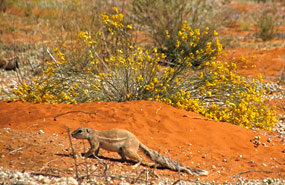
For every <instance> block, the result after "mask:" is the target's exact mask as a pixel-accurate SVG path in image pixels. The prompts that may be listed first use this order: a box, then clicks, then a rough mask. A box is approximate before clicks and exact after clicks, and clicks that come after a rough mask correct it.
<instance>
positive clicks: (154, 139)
mask: <svg viewBox="0 0 285 185" xmlns="http://www.w3.org/2000/svg"><path fill="white" fill-rule="evenodd" d="M68 111H84V112H89V113H94V112H96V113H97V114H96V115H95V114H86V113H83V112H71V113H68V114H64V115H62V116H59V117H57V118H56V120H54V117H56V116H57V115H60V114H62V113H66V112H68ZM193 117H202V116H200V115H197V114H195V113H191V112H186V111H183V110H178V109H175V108H173V107H171V106H168V105H164V104H161V103H157V102H150V101H133V102H124V103H114V102H108V103H106V102H95V103H84V104H78V105H66V104H58V105H47V104H30V103H22V102H13V103H0V118H1V120H0V131H1V132H2V134H1V137H0V143H1V144H0V156H1V155H4V157H3V156H2V158H1V157H0V166H3V167H4V168H5V169H18V170H20V169H22V170H26V171H38V170H39V169H41V168H42V167H43V166H44V164H46V163H47V162H49V161H51V160H53V159H59V160H60V159H62V158H64V160H65V162H64V163H62V162H58V163H59V164H60V165H59V164H58V165H56V163H57V162H54V163H55V166H56V167H57V168H59V169H67V168H70V167H73V159H72V158H71V157H66V156H58V155H55V154H56V153H58V151H59V150H60V149H61V153H62V149H66V148H67V149H66V150H68V148H69V144H68V137H67V134H66V126H68V127H70V128H71V129H72V130H73V129H75V128H77V127H90V128H93V129H98V130H99V129H111V128H122V129H127V130H129V131H131V132H132V133H134V134H135V135H136V136H137V137H138V138H139V140H140V141H141V142H142V143H144V144H145V145H147V146H148V147H150V148H152V149H154V150H157V151H160V152H161V153H163V154H165V152H168V154H166V155H169V156H171V157H172V158H173V159H174V160H177V159H178V160H179V161H180V162H181V163H183V164H184V165H188V166H190V167H193V168H194V167H195V168H196V167H197V163H199V164H200V168H201V169H205V170H208V171H209V172H210V173H209V175H208V176H207V177H201V178H200V179H201V180H203V181H210V180H215V181H216V182H223V181H225V180H228V181H232V180H231V178H232V177H233V176H235V175H237V174H238V173H239V172H242V171H246V170H265V171H270V172H271V173H263V172H249V173H245V174H242V175H241V176H243V177H246V178H254V179H263V178H266V177H272V178H283V179H284V178H285V168H284V164H285V153H284V152H285V151H284V145H285V143H284V138H280V137H278V135H277V134H276V133H273V132H265V131H254V130H247V129H244V128H241V127H239V126H235V125H232V124H229V123H221V122H215V121H207V120H203V119H194V118H193ZM3 128H11V129H15V130H18V131H23V132H21V133H22V134H23V133H26V132H27V133H30V131H33V132H37V133H38V132H39V130H43V131H44V132H45V134H40V135H39V134H36V135H35V136H34V141H32V142H30V141H27V139H29V138H30V137H29V138H26V139H25V137H28V136H25V134H23V136H20V135H19V136H18V135H17V134H15V135H14V136H13V137H12V138H11V136H10V137H9V134H7V133H6V132H7V131H4V130H3ZM9 133H10V132H9ZM11 133H12V132H11ZM53 133H56V134H59V137H56V136H53V135H51V134H53ZM46 134H47V135H48V136H46ZM255 136H261V138H260V141H261V143H265V144H266V146H263V145H260V146H258V147H254V144H253V143H252V142H251V141H250V140H252V139H254V137H255ZM45 137H48V138H49V140H50V141H48V142H47V141H45V140H44V138H45ZM268 138H271V142H270V143H269V142H267V141H266V140H267V139H268ZM41 139H43V141H41ZM282 139H283V141H282ZM62 140H63V142H64V144H63V145H56V143H57V142H60V141H62ZM74 142H75V143H78V144H79V141H75V140H74ZM21 146H26V147H25V148H24V149H23V151H22V152H19V153H17V152H15V153H17V154H11V153H9V152H11V151H13V150H15V149H17V148H20V147H21ZM88 147H89V146H88ZM81 152H83V151H81ZM12 153H13V152H12ZM64 153H65V154H70V151H67V152H64ZM105 153H106V152H104V151H103V150H102V151H100V154H99V155H103V156H105ZM110 155H111V158H118V155H117V154H114V153H111V154H110ZM240 155H242V157H241V158H240V157H239V156H240ZM144 158H145V156H144ZM31 159H32V161H30V162H27V161H29V160H31ZM11 161H12V162H11ZM23 161H26V162H25V165H24V166H23V165H21V162H23ZM91 161H92V162H93V163H99V162H98V160H96V159H91ZM118 163H119V164H120V162H114V163H113V168H116V166H117V165H118ZM130 166H131V165H130V164H124V165H123V167H122V168H127V169H128V170H132V169H131V168H129V167H130ZM156 171H157V172H158V173H160V175H161V176H176V177H177V173H175V172H172V171H170V170H159V169H157V170H156ZM189 178H190V179H195V178H196V177H192V176H190V177H189Z"/></svg>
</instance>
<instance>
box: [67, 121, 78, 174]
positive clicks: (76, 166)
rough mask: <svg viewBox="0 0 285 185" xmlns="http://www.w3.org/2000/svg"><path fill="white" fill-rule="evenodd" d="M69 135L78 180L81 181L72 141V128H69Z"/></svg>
mask: <svg viewBox="0 0 285 185" xmlns="http://www.w3.org/2000/svg"><path fill="white" fill-rule="evenodd" d="M67 134H68V138H69V143H70V148H71V151H72V155H73V159H74V165H75V174H76V179H79V174H78V163H77V157H76V155H75V151H74V147H73V144H72V140H71V136H70V128H69V127H67Z"/></svg>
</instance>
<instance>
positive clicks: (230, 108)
mask: <svg viewBox="0 0 285 185" xmlns="http://www.w3.org/2000/svg"><path fill="white" fill-rule="evenodd" d="M101 19H102V22H103V24H104V27H103V28H102V29H101V30H100V31H98V32H97V33H96V34H94V35H90V34H89V32H88V31H84V32H80V33H79V34H78V38H79V39H80V40H81V41H82V50H84V51H86V53H87V57H86V59H84V60H83V61H82V62H83V63H85V64H86V65H84V66H81V69H80V71H79V70H78V69H77V67H76V65H74V63H73V62H70V61H69V60H68V58H67V57H66V56H65V54H64V53H63V52H61V51H60V50H59V49H54V53H56V57H55V58H53V60H52V61H49V62H47V63H46V65H47V68H46V69H45V71H44V72H43V73H42V75H41V76H40V77H38V78H34V79H33V81H32V82H25V81H24V82H22V84H21V85H20V86H19V87H17V88H16V89H14V90H13V93H14V94H15V97H12V98H11V99H10V100H12V101H15V100H22V101H28V102H34V103H81V102H89V101H96V100H102V101H118V102H120V101H127V100H155V101H159V102H163V103H166V104H169V105H172V106H175V107H177V108H180V109H184V110H187V111H194V112H197V113H200V114H202V115H205V116H206V117H209V118H212V119H214V120H219V121H227V122H231V123H234V124H237V125H241V126H244V127H246V128H251V127H257V128H263V129H269V130H270V129H271V128H273V127H274V122H275V114H276V113H275V111H274V110H271V109H269V108H268V107H267V106H266V105H265V104H264V100H265V98H266V88H264V85H260V84H261V82H262V76H259V79H255V80H252V81H250V80H249V79H246V78H245V77H241V76H239V75H238V74H237V65H236V64H235V63H223V62H220V61H216V60H215V56H216V55H219V54H220V53H221V51H222V45H221V44H220V43H219V40H218V39H216V40H213V41H212V42H207V44H206V46H205V47H204V48H200V49H199V50H195V52H194V53H193V52H190V53H188V54H187V55H177V56H176V57H175V58H173V59H174V60H175V63H176V64H177V65H173V66H161V65H160V62H161V61H162V60H165V59H166V58H167V57H168V56H167V55H166V54H164V53H161V52H159V51H158V49H157V48H155V47H154V48H152V49H149V50H147V49H142V48H141V47H138V46H136V45H135V44H134V41H133V35H132V29H133V26H132V24H129V23H126V22H125V21H124V16H123V14H121V13H120V12H119V11H118V9H117V8H115V7H114V8H113V13H112V14H111V15H108V14H107V13H103V14H102V15H101ZM207 31H208V29H207V28H206V29H205V30H203V33H200V32H201V31H200V30H199V29H195V30H192V29H191V27H190V25H188V24H187V22H184V23H183V25H182V26H181V28H180V29H179V30H178V32H177V34H178V39H177V40H176V46H175V50H176V51H177V52H179V53H185V52H186V51H185V49H184V48H185V45H188V46H189V48H190V49H191V48H195V46H196V45H197V43H199V41H200V38H199V36H200V34H209V33H206V32H207ZM165 34H166V38H167V39H171V36H170V35H168V34H167V32H165ZM213 34H214V35H217V33H215V32H214V33H213ZM201 59H204V60H205V61H207V62H205V64H204V65H203V66H202V67H201V69H199V70H197V69H196V68H193V67H192V63H193V61H199V60H201Z"/></svg>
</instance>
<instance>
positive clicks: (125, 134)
mask: <svg viewBox="0 0 285 185" xmlns="http://www.w3.org/2000/svg"><path fill="white" fill-rule="evenodd" d="M72 137H74V138H76V139H87V140H88V141H89V144H90V146H91V148H90V149H89V151H88V152H87V153H86V154H85V156H86V157H89V156H91V155H93V153H94V152H95V155H96V156H98V152H99V149H100V148H103V149H105V150H108V151H113V152H118V153H119V155H120V156H121V160H122V161H125V160H126V157H129V158H131V159H134V160H136V161H138V163H137V164H136V165H135V167H136V166H138V165H140V164H141V163H142V158H141V157H140V156H139V155H138V153H137V151H138V149H139V148H140V149H141V150H142V151H143V152H144V153H145V154H146V155H147V156H148V157H149V158H150V159H151V160H152V161H154V162H156V163H157V164H158V165H159V166H160V167H163V168H168V169H171V170H174V171H178V165H177V163H176V162H175V161H173V160H172V159H170V158H168V157H165V156H163V155H162V154H160V153H158V152H156V151H154V150H151V149H149V148H148V147H147V146H145V145H144V144H142V143H141V142H140V141H139V140H138V139H137V138H136V136H135V135H134V134H132V133H131V132H129V131H127V130H122V129H112V130H94V129H90V128H78V129H76V130H74V131H73V132H72ZM179 169H180V171H184V172H187V173H189V174H192V175H199V176H201V175H208V172H207V171H205V170H200V169H192V168H189V167H187V166H183V165H181V164H179Z"/></svg>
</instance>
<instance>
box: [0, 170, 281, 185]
mask: <svg viewBox="0 0 285 185" xmlns="http://www.w3.org/2000/svg"><path fill="white" fill-rule="evenodd" d="M107 181H108V182H106V181H102V180H101V182H100V181H97V179H92V178H91V179H89V181H88V182H85V181H83V182H81V183H80V182H79V181H77V180H76V179H75V178H73V177H52V176H43V175H34V174H32V173H28V172H24V173H22V172H18V171H5V170H2V169H0V184H1V185H10V184H16V185H36V184H55V185H56V184H58V185H77V184H82V185H85V184H86V185H87V184H120V185H129V184H131V183H129V182H125V180H122V181H120V182H118V183H115V182H114V181H112V180H111V178H107ZM149 183H150V182H149ZM173 183H179V182H177V181H174V180H173V179H171V180H170V179H168V178H164V179H160V180H159V182H158V183H157V184H159V185H164V184H173ZM140 184H141V183H140ZM179 184H185V185H187V184H189V185H190V184H203V185H213V184H220V183H215V181H212V182H207V183H202V182H199V180H197V181H194V180H193V181H190V180H189V181H184V180H181V183H179ZM223 184H247V185H253V184H262V185H267V184H270V185H283V184H285V180H284V179H283V180H282V179H272V178H266V179H264V180H254V179H250V180H249V179H246V178H243V177H240V178H238V179H237V180H236V181H235V182H227V181H226V182H223Z"/></svg>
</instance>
